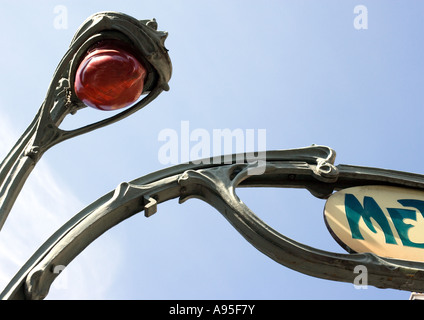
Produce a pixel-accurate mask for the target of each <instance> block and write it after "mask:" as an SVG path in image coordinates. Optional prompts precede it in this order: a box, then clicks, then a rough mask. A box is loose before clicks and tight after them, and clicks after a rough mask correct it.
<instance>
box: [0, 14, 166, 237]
mask: <svg viewBox="0 0 424 320" xmlns="http://www.w3.org/2000/svg"><path fill="white" fill-rule="evenodd" d="M156 27H157V24H156V21H155V20H143V21H139V20H136V19H134V18H132V17H130V16H128V15H125V14H122V13H116V12H100V13H97V14H94V15H93V16H91V17H90V18H88V19H87V20H86V21H85V22H84V23H83V24H82V26H81V27H80V29H79V30H78V31H77V33H76V34H75V36H74V39H73V40H72V42H71V45H70V47H69V49H68V51H67V52H66V54H65V55H64V57H63V58H62V60H61V61H60V63H59V65H58V67H57V69H56V71H55V73H54V75H53V79H52V81H51V84H50V86H49V89H48V91H47V95H46V98H45V100H44V102H43V104H42V105H41V107H40V109H39V111H38V112H37V114H36V116H35V118H34V120H33V121H32V123H31V124H30V125H29V127H28V128H27V130H26V131H25V132H24V134H23V135H22V136H21V138H20V139H19V140H18V142H17V143H16V144H15V146H14V147H13V148H12V150H11V151H10V152H9V154H8V155H7V156H6V158H5V159H4V160H3V162H2V163H1V164H0V229H1V228H2V226H3V224H4V222H5V221H6V219H7V216H8V214H9V212H10V210H11V208H12V206H13V204H14V202H15V200H16V198H17V196H18V194H19V193H20V191H21V189H22V187H23V185H24V183H25V181H26V179H27V177H28V176H29V174H30V173H31V171H32V169H33V168H34V167H35V165H36V163H37V162H38V160H39V159H40V158H41V156H42V155H43V154H44V152H46V151H47V150H48V149H49V148H51V147H52V146H54V145H55V144H57V143H60V142H62V141H64V140H67V139H70V138H73V137H76V136H78V135H81V134H84V133H87V132H90V131H92V130H95V129H98V128H101V127H104V126H107V125H109V124H112V123H114V122H117V121H119V120H122V119H124V118H125V117H128V116H129V115H131V114H133V113H134V112H136V111H138V110H140V109H141V108H143V107H144V106H146V105H147V104H149V103H150V102H151V101H153V100H154V99H155V98H156V97H157V96H158V95H159V94H160V93H161V92H162V91H163V90H168V89H169V87H168V81H169V80H170V77H171V72H172V67H171V61H170V59H169V56H168V53H167V49H166V48H165V47H164V41H165V39H166V37H167V33H166V32H162V31H156ZM103 39H119V40H121V41H125V42H127V43H129V44H130V45H131V46H132V47H133V48H134V52H135V53H136V54H138V56H137V57H138V58H139V59H140V60H141V61H143V64H144V65H145V66H146V68H147V71H148V75H147V80H146V83H145V86H144V92H143V93H144V94H145V95H146V96H145V97H144V98H143V99H141V100H140V101H138V102H137V103H135V104H134V105H133V106H131V107H129V108H128V109H125V110H124V111H122V112H120V113H118V114H116V115H114V116H112V117H109V118H107V119H104V120H101V121H98V122H95V123H92V124H89V125H87V126H84V127H81V128H77V129H74V130H69V131H67V130H61V129H60V128H59V126H60V124H61V123H62V121H63V120H64V118H65V117H66V116H67V115H69V114H74V113H75V112H76V111H77V110H79V109H81V108H84V107H85V105H84V104H83V103H82V102H81V101H80V100H79V99H78V98H77V97H76V94H75V92H74V89H73V88H74V79H75V73H76V69H77V68H78V65H79V62H80V61H81V59H82V58H83V57H84V55H85V54H86V52H87V49H88V48H90V47H91V46H92V45H93V44H95V43H96V42H98V41H100V40H103Z"/></svg>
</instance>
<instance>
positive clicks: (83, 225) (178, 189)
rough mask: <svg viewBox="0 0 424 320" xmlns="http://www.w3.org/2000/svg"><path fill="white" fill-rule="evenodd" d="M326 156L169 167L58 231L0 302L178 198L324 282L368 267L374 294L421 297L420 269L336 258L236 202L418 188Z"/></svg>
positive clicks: (44, 283) (280, 154)
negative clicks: (257, 193) (276, 190)
mask: <svg viewBox="0 0 424 320" xmlns="http://www.w3.org/2000/svg"><path fill="white" fill-rule="evenodd" d="M334 156H335V153H334V151H333V150H331V149H330V148H327V147H321V146H313V147H309V148H302V149H294V150H285V151H268V152H267V154H266V159H262V160H263V161H266V168H265V172H264V173H263V174H262V175H249V174H248V172H249V168H251V167H252V166H255V165H256V164H254V163H248V158H247V157H245V161H244V163H239V162H236V161H235V160H236V159H240V158H239V156H238V155H233V163H232V164H224V162H221V163H218V164H211V163H212V162H211V161H209V159H207V161H200V164H199V165H194V164H185V165H179V166H175V167H171V168H168V169H165V170H162V171H159V172H156V173H152V174H149V175H147V176H145V177H142V178H139V179H136V180H133V181H131V182H129V183H126V182H125V183H121V184H120V185H119V186H118V187H117V188H116V190H115V191H112V192H110V193H108V194H106V195H104V196H103V197H102V198H100V199H98V200H97V201H95V202H94V203H92V204H91V205H90V206H88V207H87V208H85V209H84V210H82V211H81V212H80V213H78V214H77V215H76V216H74V217H73V218H72V219H71V220H69V221H68V222H67V223H66V224H65V225H63V227H61V228H60V229H59V230H58V231H57V232H56V233H55V234H54V235H53V236H52V237H51V238H50V239H48V240H47V241H46V242H45V243H44V244H43V245H42V246H41V247H40V249H39V250H38V251H37V252H36V253H35V254H34V255H33V256H32V257H31V258H30V260H28V262H27V263H26V264H25V265H24V266H23V267H22V269H21V270H20V271H19V272H18V273H17V274H16V276H15V277H14V278H13V279H12V281H11V282H10V283H9V285H8V286H7V287H6V289H5V290H4V291H3V292H2V294H1V295H0V297H1V298H2V299H43V298H44V297H45V296H46V295H47V293H48V291H49V288H50V285H51V283H52V282H53V281H54V279H55V277H56V276H57V273H54V272H53V270H54V268H55V266H58V265H61V266H66V265H68V263H70V262H71V261H72V260H73V259H74V258H75V257H76V256H77V255H78V254H79V253H80V252H81V251H82V250H84V248H86V247H87V246H88V245H89V244H90V243H91V242H92V241H93V240H94V239H96V238H97V237H99V236H100V235H101V234H103V233H104V232H105V231H107V230H108V229H110V228H112V227H113V226H115V225H116V224H118V223H120V222H121V221H123V220H125V219H127V218H128V217H130V216H132V215H134V214H136V213H138V212H140V211H143V210H144V211H145V215H146V216H150V215H152V214H154V213H155V212H156V206H157V204H159V203H161V202H164V201H167V200H170V199H174V198H179V199H180V203H182V202H184V201H186V200H187V199H190V198H198V199H201V200H204V201H206V202H207V203H209V204H210V205H212V206H213V207H215V208H216V209H217V210H218V211H219V212H221V213H222V214H223V215H224V216H225V218H226V219H227V220H228V221H229V222H230V223H231V224H232V226H233V227H234V228H235V229H237V231H238V232H240V234H241V235H242V236H243V237H244V238H245V239H246V240H247V241H249V242H250V243H251V244H252V245H253V246H254V247H255V248H257V249H258V250H260V251H261V252H263V253H264V254H266V255H267V256H269V257H270V258H272V259H273V260H275V261H277V262H278V263H280V264H282V265H284V266H287V267H289V268H292V269H294V270H297V271H299V272H302V273H305V274H308V275H311V276H314V277H319V278H323V279H329V280H335V281H344V282H351V281H353V278H354V273H353V270H354V268H355V266H357V265H358V264H361V265H364V266H366V267H367V268H368V273H369V275H368V282H369V284H370V285H374V286H376V287H380V288H395V289H401V290H407V291H423V289H424V264H423V263H418V262H407V261H401V260H395V259H386V258H381V257H378V256H376V255H373V254H369V253H366V254H338V253H332V252H327V251H323V250H318V249H315V248H313V247H310V246H306V245H304V244H301V243H298V242H296V241H294V240H292V239H290V238H287V237H285V236H284V235H282V234H280V233H278V232H277V231H276V230H274V229H272V228H271V227H270V226H268V225H267V224H266V223H264V222H263V221H262V220H260V219H259V218H258V217H257V216H256V215H255V214H254V213H253V212H252V211H251V210H250V209H249V208H248V207H247V206H246V205H245V204H244V203H243V202H242V201H241V200H240V199H239V198H238V196H237V194H236V191H235V190H236V188H237V187H264V186H272V187H295V188H306V189H308V190H309V191H310V192H311V193H312V194H313V195H315V196H318V197H320V198H326V197H328V196H329V195H330V194H331V193H332V192H333V191H334V190H337V189H342V188H345V187H350V186H356V185H363V184H386V185H397V186H408V187H412V186H413V187H414V188H419V189H424V176H422V175H416V174H410V173H404V172H398V171H388V170H382V169H374V168H364V167H353V166H346V165H339V166H337V167H336V166H334Z"/></svg>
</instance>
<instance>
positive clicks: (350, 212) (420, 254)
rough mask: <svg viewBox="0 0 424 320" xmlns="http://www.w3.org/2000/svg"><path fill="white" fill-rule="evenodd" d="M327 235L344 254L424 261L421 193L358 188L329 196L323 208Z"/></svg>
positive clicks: (423, 202) (423, 216)
mask: <svg viewBox="0 0 424 320" xmlns="http://www.w3.org/2000/svg"><path fill="white" fill-rule="evenodd" d="M324 217H325V221H326V224H327V227H328V228H329V230H330V232H331V234H332V235H333V237H334V238H335V239H336V241H337V242H338V243H339V244H340V245H341V246H343V247H344V248H345V249H346V250H348V251H353V252H358V253H364V252H371V253H374V254H377V255H379V256H381V257H387V258H395V259H401V260H409V261H420V262H424V192H423V191H419V190H413V189H407V188H397V187H389V186H361V187H353V188H347V189H343V190H341V191H338V192H336V193H334V194H333V195H331V196H330V197H329V199H328V200H327V203H326V204H325V208H324Z"/></svg>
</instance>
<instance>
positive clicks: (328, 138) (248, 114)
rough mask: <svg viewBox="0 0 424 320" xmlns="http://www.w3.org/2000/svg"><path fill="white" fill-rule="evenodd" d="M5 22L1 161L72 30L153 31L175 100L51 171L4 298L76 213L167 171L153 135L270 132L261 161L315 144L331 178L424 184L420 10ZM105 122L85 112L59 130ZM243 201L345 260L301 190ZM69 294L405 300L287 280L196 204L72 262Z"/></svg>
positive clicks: (14, 246) (35, 184)
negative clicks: (395, 173) (160, 37)
mask: <svg viewBox="0 0 424 320" xmlns="http://www.w3.org/2000/svg"><path fill="white" fill-rule="evenodd" d="M58 5H63V6H65V8H66V9H67V18H68V19H67V26H66V28H64V29H58V28H55V25H54V21H55V17H56V16H57V14H56V13H55V12H54V8H55V7H56V6H58ZM357 5H365V6H366V8H367V9H368V29H363V30H357V29H355V28H354V24H353V22H354V19H355V17H356V15H355V14H354V8H355V6H357ZM0 9H1V10H2V12H3V15H2V19H1V21H0V26H1V28H2V30H4V31H3V32H2V33H1V34H0V37H1V43H2V44H3V47H2V49H3V50H2V51H1V53H0V70H1V71H2V72H1V76H0V116H1V126H2V127H1V129H0V133H1V137H0V141H1V144H2V145H1V148H0V156H2V157H3V156H4V155H5V154H6V152H7V150H8V149H9V148H10V147H11V146H12V145H13V143H14V142H15V139H17V137H18V136H19V134H20V133H22V132H23V131H24V129H25V128H26V126H27V125H28V124H29V123H30V121H31V120H32V118H33V116H34V115H35V113H36V111H37V110H38V108H39V106H40V104H41V103H42V101H43V99H44V97H45V94H46V91H47V88H48V85H49V83H50V79H51V76H52V75H53V72H54V70H55V68H56V66H57V64H58V63H59V61H60V59H61V58H62V56H63V54H64V53H65V52H66V50H67V47H68V45H69V43H70V41H71V39H72V37H73V35H74V33H75V31H76V30H77V28H78V27H79V25H80V24H81V23H82V22H83V21H84V20H85V19H86V18H87V17H88V16H90V15H91V14H93V13H95V12H98V11H106V10H112V11H121V12H124V13H127V14H129V15H131V16H134V17H136V18H138V19H150V18H156V19H157V21H158V24H159V29H160V30H165V31H168V32H169V37H168V39H167V41H166V46H167V48H168V49H169V54H170V57H171V60H172V63H173V76H172V79H171V81H170V83H169V84H170V88H171V89H170V91H169V92H165V93H163V94H162V95H161V96H160V97H159V98H157V99H156V101H154V102H153V103H152V104H151V105H149V106H148V107H146V108H145V109H143V110H141V111H139V112H138V113H136V114H135V115H133V116H131V117H130V118H128V119H125V120H123V121H121V122H119V123H116V124H114V125H111V126H109V127H106V128H103V129H100V130H97V131H95V132H92V133H90V134H87V135H84V136H80V137H77V138H75V139H72V140H69V141H66V142H64V143H62V144H60V145H57V146H55V147H54V148H52V149H51V150H49V151H48V152H47V153H46V154H45V155H44V156H43V158H42V160H41V161H40V163H39V164H38V165H37V167H36V169H35V170H34V172H33V174H32V175H31V177H30V179H29V180H28V184H27V185H26V186H25V188H24V190H23V193H22V197H21V199H20V200H19V201H18V203H17V205H16V207H15V208H14V210H13V211H12V213H11V215H10V218H9V220H8V221H7V223H6V225H5V226H4V228H3V230H2V233H0V239H3V241H2V242H1V243H0V261H1V263H2V265H4V266H7V267H4V268H3V267H0V268H3V269H0V270H1V272H2V273H1V276H0V281H1V285H2V287H4V286H5V285H6V283H7V279H8V277H9V276H10V277H11V276H13V274H14V273H15V272H16V271H17V270H18V268H19V266H20V264H23V263H24V262H25V261H26V259H27V258H28V257H29V256H30V254H31V253H32V252H33V251H34V250H35V249H37V247H38V246H39V245H41V243H42V242H43V241H44V240H45V239H46V238H47V237H48V236H49V235H50V234H51V233H52V232H53V231H55V230H56V229H57V228H58V227H59V226H60V225H61V224H62V223H64V222H65V221H66V220H67V219H69V218H70V217H71V216H73V215H74V214H76V213H77V212H78V210H80V209H82V208H84V207H85V206H86V205H88V204H90V203H91V202H93V201H94V200H96V199H97V198H99V197H100V196H102V195H103V194H105V193H107V192H109V191H110V190H113V189H114V188H115V187H116V186H117V185H118V184H119V183H120V182H122V181H130V180H133V179H135V178H137V177H140V176H143V175H145V174H148V173H150V172H152V171H156V170H159V169H163V168H165V167H167V166H168V165H166V164H163V163H161V162H160V161H159V159H158V151H159V149H160V148H161V146H162V145H163V142H161V141H159V140H158V135H159V133H160V132H161V130H164V129H171V130H175V131H176V132H179V131H180V128H181V122H182V121H189V124H190V129H191V130H194V129H196V128H201V129H204V130H206V131H207V132H210V133H211V134H212V132H213V130H214V129H225V128H229V129H231V130H233V129H236V128H241V129H242V130H244V131H246V130H248V129H253V130H255V132H257V130H260V129H266V149H268V150H276V149H290V148H299V147H306V146H309V145H311V144H321V145H327V146H329V147H331V148H333V149H334V150H336V152H337V158H336V164H340V163H344V164H354V165H362V166H371V167H381V168H387V169H394V170H401V171H408V172H415V173H424V172H423V169H422V165H421V163H422V161H421V159H422V156H423V151H422V150H423V147H424V141H423V139H422V136H423V134H422V119H423V116H424V108H423V106H424V93H423V92H424V91H423V90H422V88H423V84H424V81H423V74H424V72H423V71H424V62H423V61H424V59H423V57H424V43H423V41H422V33H423V30H424V19H423V15H424V3H423V2H422V1H418V0H417V1H412V0H408V1H393V0H385V1H378V0H373V1H348V0H346V1H337V0H333V1H330V0H326V1H313V0H309V1H307V0H305V1H299V0H297V1H295V0H293V1H271V0H267V1H261V2H258V1H250V0H249V1H234V0H231V1H186V0H180V1H161V0H159V1H120V2H116V1H108V0H105V1H97V0H96V1H90V2H88V1H61V2H58V1H42V2H41V1H38V2H35V1H2V2H1V4H0ZM5 30H6V31H5ZM106 116H107V113H106V114H105V113H104V112H100V111H96V110H91V109H89V108H87V110H82V111H81V112H77V114H76V115H75V116H71V117H70V118H67V119H66V120H65V122H64V123H63V127H64V128H76V127H79V126H81V125H82V124H85V123H89V122H90V121H93V119H100V118H103V117H106ZM239 195H240V197H241V198H242V200H244V201H245V202H246V203H247V204H248V205H249V206H250V207H251V209H253V211H255V212H256V213H257V214H258V216H260V217H261V218H263V219H264V220H265V221H266V222H268V223H269V224H270V225H271V226H273V227H275V228H276V229H277V230H279V231H280V232H282V233H283V234H285V235H287V236H289V237H291V238H293V239H295V240H297V241H300V242H303V243H306V244H308V245H311V246H314V247H317V248H320V249H325V250H328V251H334V252H344V251H343V249H342V248H340V247H339V246H338V244H337V243H336V242H335V241H334V240H333V239H332V237H331V236H330V234H329V233H328V231H327V229H326V227H325V225H324V221H323V216H322V210H323V208H324V204H325V202H324V201H323V200H319V199H316V198H314V197H313V196H312V195H310V194H309V193H308V192H307V191H305V190H286V189H279V190H274V189H269V190H254V191H248V190H240V191H239ZM243 196H244V198H243ZM29 204H31V205H29ZM30 211H33V212H30ZM7 229H10V230H11V231H7ZM29 235H30V237H29ZM6 261H8V262H7V263H6ZM65 272H66V273H65ZM61 277H62V275H61ZM59 279H60V277H59V278H58V281H59ZM63 279H64V280H62V283H59V285H56V287H55V286H53V288H52V290H51V293H50V295H49V298H56V299H72V298H87V299H408V298H409V293H408V292H404V291H397V290H388V289H387V290H381V289H376V288H373V287H368V289H366V290H357V289H355V288H354V286H353V284H350V283H338V282H332V281H327V280H321V279H315V278H312V277H310V276H306V275H303V274H300V273H298V272H296V271H293V270H289V269H287V268H285V267H283V266H281V265H278V264H277V263H276V262H274V261H272V260H270V259H269V258H268V257H266V256H264V255H263V254H261V253H260V252H258V251H256V249H254V248H253V247H252V246H251V245H250V244H249V243H247V242H246V241H245V240H244V239H243V238H242V237H241V236H240V235H239V234H238V233H237V232H236V231H235V230H234V229H233V228H232V227H231V226H230V225H229V223H228V222H227V221H226V220H225V219H224V218H223V217H222V216H221V215H220V214H219V213H218V212H217V211H216V210H215V209H213V208H211V207H209V206H208V205H207V204H205V203H202V202H200V201H198V200H190V201H188V202H186V203H184V204H181V205H180V204H178V202H177V200H175V201H170V202H168V203H164V204H161V205H160V206H159V207H158V213H157V214H156V215H154V216H152V217H151V218H149V219H146V218H144V216H143V214H140V215H136V216H134V217H132V218H130V219H129V220H127V221H124V222H123V223H121V224H120V225H118V226H117V227H116V228H114V229H112V230H110V231H109V232H108V233H107V234H106V235H104V236H102V237H100V238H99V239H98V240H96V241H95V242H94V243H93V244H92V245H91V246H90V247H89V248H87V250H86V251H84V253H83V254H82V255H81V256H79V257H77V259H75V261H74V262H73V263H71V264H70V265H69V266H68V268H67V269H66V270H65V271H64V274H63Z"/></svg>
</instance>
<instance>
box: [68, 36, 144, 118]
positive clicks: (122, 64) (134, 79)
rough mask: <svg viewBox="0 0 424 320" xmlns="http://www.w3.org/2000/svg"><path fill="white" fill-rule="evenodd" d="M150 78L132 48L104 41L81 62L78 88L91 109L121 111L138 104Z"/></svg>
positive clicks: (77, 91) (78, 94)
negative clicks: (146, 80) (145, 83)
mask: <svg viewBox="0 0 424 320" xmlns="http://www.w3.org/2000/svg"><path fill="white" fill-rule="evenodd" d="M146 76H147V70H146V68H145V67H144V66H143V64H142V63H141V62H140V61H139V60H138V59H137V58H136V57H135V56H134V54H133V53H131V50H130V49H129V48H128V46H126V45H124V44H123V43H121V42H118V41H114V40H111V41H102V42H100V43H98V44H97V45H95V46H94V47H93V48H92V49H90V50H89V51H88V53H87V55H86V56H85V57H84V59H83V60H82V62H81V63H80V65H79V67H78V69H77V72H76V75H75V83H74V89H75V93H76V95H77V97H78V98H79V99H80V100H81V101H82V102H83V103H84V104H86V105H87V106H90V107H93V108H96V109H100V110H117V109H121V108H125V107H128V106H129V105H131V104H132V103H134V102H135V101H137V99H138V98H139V97H140V95H141V93H142V92H143V86H144V81H145V78H146Z"/></svg>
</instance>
